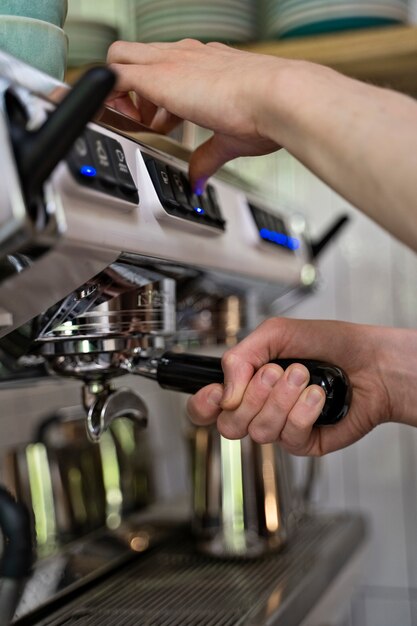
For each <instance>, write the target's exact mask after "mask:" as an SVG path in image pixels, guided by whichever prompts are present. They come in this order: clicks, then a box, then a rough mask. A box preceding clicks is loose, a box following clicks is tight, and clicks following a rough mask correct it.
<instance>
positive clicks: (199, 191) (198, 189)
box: [193, 178, 206, 196]
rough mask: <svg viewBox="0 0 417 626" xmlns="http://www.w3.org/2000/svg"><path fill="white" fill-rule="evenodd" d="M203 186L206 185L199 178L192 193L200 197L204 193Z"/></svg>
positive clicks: (203, 180) (202, 179) (203, 179)
mask: <svg viewBox="0 0 417 626" xmlns="http://www.w3.org/2000/svg"><path fill="white" fill-rule="evenodd" d="M205 185H206V180H205V178H200V180H198V181H197V182H196V183H195V185H194V188H193V193H195V194H196V195H197V196H202V195H203V193H204V188H205Z"/></svg>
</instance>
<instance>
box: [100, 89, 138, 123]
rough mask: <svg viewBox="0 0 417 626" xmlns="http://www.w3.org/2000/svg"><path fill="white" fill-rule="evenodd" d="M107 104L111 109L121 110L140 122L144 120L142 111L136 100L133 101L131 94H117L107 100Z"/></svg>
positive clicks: (120, 111)
mask: <svg viewBox="0 0 417 626" xmlns="http://www.w3.org/2000/svg"><path fill="white" fill-rule="evenodd" d="M107 105H108V106H109V107H110V108H111V109H115V110H116V111H119V113H123V115H127V116H128V117H131V118H132V119H134V120H136V121H138V122H141V121H142V118H141V115H140V111H139V110H138V108H137V106H136V105H135V104H134V102H132V99H131V97H130V95H129V94H123V95H120V94H117V96H115V97H114V98H113V99H111V100H108V101H107Z"/></svg>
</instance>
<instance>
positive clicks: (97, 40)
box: [65, 0, 126, 67]
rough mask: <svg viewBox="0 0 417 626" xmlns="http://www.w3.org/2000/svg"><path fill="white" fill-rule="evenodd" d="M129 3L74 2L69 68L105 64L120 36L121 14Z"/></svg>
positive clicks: (70, 17) (107, 0)
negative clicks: (111, 47)
mask: <svg viewBox="0 0 417 626" xmlns="http://www.w3.org/2000/svg"><path fill="white" fill-rule="evenodd" d="M125 8H126V4H125V2H121V0H119V1H118V8H117V7H116V3H115V2H114V0H101V2H100V3H98V2H93V1H92V0H88V2H87V1H86V0H71V2H70V6H69V13H68V19H67V22H66V25H65V31H66V33H67V35H68V37H69V51H68V65H69V67H79V66H82V65H88V64H95V63H104V62H105V61H106V57H107V51H108V49H109V46H110V45H111V44H112V43H113V41H115V40H116V39H117V38H118V36H119V31H118V12H119V13H123V11H124V9H125Z"/></svg>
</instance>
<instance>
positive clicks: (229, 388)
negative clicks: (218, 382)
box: [223, 383, 233, 402]
mask: <svg viewBox="0 0 417 626" xmlns="http://www.w3.org/2000/svg"><path fill="white" fill-rule="evenodd" d="M232 397H233V383H226V384H225V386H224V394H223V402H229V400H231V399H232Z"/></svg>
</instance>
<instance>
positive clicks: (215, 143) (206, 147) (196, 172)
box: [189, 134, 239, 194]
mask: <svg viewBox="0 0 417 626" xmlns="http://www.w3.org/2000/svg"><path fill="white" fill-rule="evenodd" d="M238 154H239V153H238V151H235V150H234V149H233V138H232V137H227V135H218V134H214V135H213V136H212V137H210V139H208V140H207V141H205V142H204V143H202V144H201V146H199V147H198V148H197V149H196V150H195V151H194V152H193V154H192V156H191V159H190V166H189V179H190V184H191V187H192V189H193V191H195V192H196V193H198V194H200V193H202V192H203V190H204V187H205V184H206V181H207V179H208V178H210V176H212V175H213V174H215V173H216V172H217V170H218V169H219V168H220V167H222V165H224V164H225V163H227V161H230V160H231V159H234V158H235V157H236V156H238Z"/></svg>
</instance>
